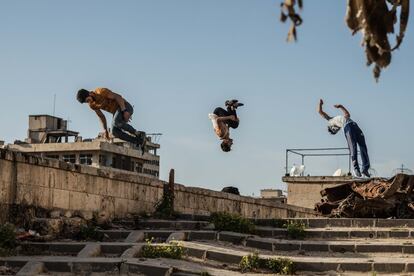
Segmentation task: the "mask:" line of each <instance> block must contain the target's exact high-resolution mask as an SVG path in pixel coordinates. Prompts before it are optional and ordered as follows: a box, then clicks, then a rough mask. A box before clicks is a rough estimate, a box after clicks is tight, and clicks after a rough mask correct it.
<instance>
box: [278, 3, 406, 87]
mask: <svg viewBox="0 0 414 276" xmlns="http://www.w3.org/2000/svg"><path fill="white" fill-rule="evenodd" d="M302 6H303V3H302V0H284V1H283V2H282V4H281V10H282V11H281V17H280V20H281V21H282V22H285V21H286V20H287V19H288V18H290V20H291V22H292V24H291V27H290V29H289V33H288V38H287V41H289V42H290V41H294V40H296V27H297V26H299V25H300V24H302V18H301V17H300V16H299V14H297V13H296V7H299V8H302ZM409 11H410V0H348V3H347V11H346V16H345V21H346V23H347V25H348V27H349V28H350V29H351V31H352V35H354V34H356V33H357V32H359V31H361V33H362V37H363V38H362V46H364V47H365V53H366V57H367V65H368V66H371V65H373V66H374V69H373V73H374V78H375V79H376V80H377V81H378V79H379V77H380V75H381V70H382V69H384V68H386V67H387V66H388V65H389V64H390V63H391V53H392V51H394V50H396V49H398V48H399V47H400V45H401V43H402V41H403V39H404V35H405V31H406V29H407V24H408V17H409ZM398 13H399V17H398ZM398 18H399V33H398V35H397V36H396V45H395V46H394V47H392V46H391V43H390V42H389V39H388V34H391V33H394V31H395V30H394V27H395V25H396V24H397V23H398Z"/></svg>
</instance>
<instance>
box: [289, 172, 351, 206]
mask: <svg viewBox="0 0 414 276" xmlns="http://www.w3.org/2000/svg"><path fill="white" fill-rule="evenodd" d="M282 180H283V182H285V183H286V184H287V186H288V198H287V203H288V204H291V205H295V206H300V207H304V208H310V209H314V208H315V204H316V203H318V202H321V199H322V196H321V191H322V190H323V189H326V188H331V187H335V186H338V185H340V184H344V183H347V182H349V181H351V180H352V176H286V177H283V178H282Z"/></svg>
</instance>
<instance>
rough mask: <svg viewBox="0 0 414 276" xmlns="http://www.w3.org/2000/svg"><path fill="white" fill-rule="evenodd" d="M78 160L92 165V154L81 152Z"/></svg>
mask: <svg viewBox="0 0 414 276" xmlns="http://www.w3.org/2000/svg"><path fill="white" fill-rule="evenodd" d="M79 162H80V163H81V164H84V165H92V154H81V155H80V156H79Z"/></svg>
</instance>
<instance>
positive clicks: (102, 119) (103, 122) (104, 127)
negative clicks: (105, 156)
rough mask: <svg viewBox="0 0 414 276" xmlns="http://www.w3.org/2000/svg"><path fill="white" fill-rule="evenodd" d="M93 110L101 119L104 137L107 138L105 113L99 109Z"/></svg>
mask: <svg viewBox="0 0 414 276" xmlns="http://www.w3.org/2000/svg"><path fill="white" fill-rule="evenodd" d="M95 112H96V115H98V117H99V120H100V121H101V124H102V127H103V129H104V132H105V139H107V140H109V132H108V126H107V124H106V118H105V115H104V114H103V113H102V111H101V110H100V109H98V110H95Z"/></svg>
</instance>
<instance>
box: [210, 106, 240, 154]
mask: <svg viewBox="0 0 414 276" xmlns="http://www.w3.org/2000/svg"><path fill="white" fill-rule="evenodd" d="M243 105H244V104H242V103H239V102H238V100H230V101H226V106H227V110H225V109H223V108H221V107H217V108H216V109H215V110H214V112H213V113H210V114H208V117H209V118H210V120H211V122H212V123H213V128H214V131H215V133H216V135H217V136H218V137H219V139H220V140H222V142H221V149H222V150H223V151H224V152H229V151H230V150H231V146H232V145H233V139H231V138H230V129H229V128H233V129H236V128H237V127H238V126H239V118H238V117H237V113H236V109H237V108H238V107H239V106H243Z"/></svg>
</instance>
